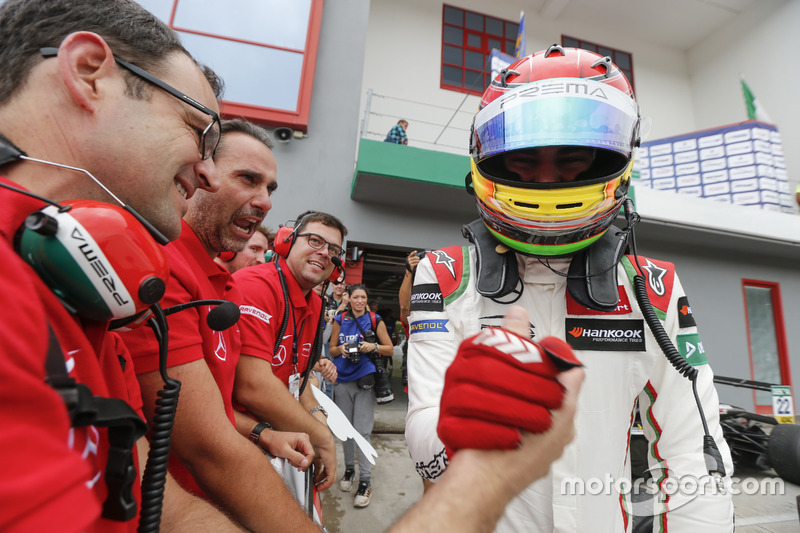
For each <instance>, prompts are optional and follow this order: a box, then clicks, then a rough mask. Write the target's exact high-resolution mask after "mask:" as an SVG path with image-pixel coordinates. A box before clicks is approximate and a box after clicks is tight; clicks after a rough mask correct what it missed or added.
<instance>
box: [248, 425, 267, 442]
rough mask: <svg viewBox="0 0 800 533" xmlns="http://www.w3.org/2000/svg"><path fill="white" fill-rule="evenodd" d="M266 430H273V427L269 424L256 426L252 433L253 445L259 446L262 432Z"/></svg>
mask: <svg viewBox="0 0 800 533" xmlns="http://www.w3.org/2000/svg"><path fill="white" fill-rule="evenodd" d="M265 429H272V426H270V425H269V424H267V423H266V422H259V423H258V424H256V427H254V428H253V430H252V431H251V432H250V441H251V442H252V443H253V444H258V441H259V440H260V439H261V432H262V431H264V430H265Z"/></svg>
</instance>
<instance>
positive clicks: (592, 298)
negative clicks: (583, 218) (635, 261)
mask: <svg viewBox="0 0 800 533" xmlns="http://www.w3.org/2000/svg"><path fill="white" fill-rule="evenodd" d="M627 244H628V239H627V233H625V232H624V231H619V230H617V229H616V228H614V227H612V228H611V229H610V230H609V231H607V232H606V233H605V234H604V235H603V236H602V237H601V238H600V239H598V240H597V242H595V243H594V244H592V245H591V246H589V247H588V248H584V249H583V250H582V251H581V252H579V253H578V254H576V255H575V257H574V258H573V259H572V261H571V262H570V265H569V271H568V272H567V290H568V291H569V294H570V296H572V297H573V298H574V299H575V301H576V302H578V303H579V304H581V305H582V306H584V307H588V308H589V309H594V310H597V311H605V312H609V311H613V310H615V309H616V308H617V303H618V302H619V289H618V288H617V286H618V282H617V268H616V265H617V263H619V261H620V259H622V255H623V254H624V253H625V247H626V246H627Z"/></svg>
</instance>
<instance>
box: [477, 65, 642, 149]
mask: <svg viewBox="0 0 800 533" xmlns="http://www.w3.org/2000/svg"><path fill="white" fill-rule="evenodd" d="M638 123H639V106H638V105H637V104H636V102H635V101H634V100H633V98H631V97H630V96H628V95H626V94H624V93H622V92H621V91H619V90H617V89H615V88H613V87H611V86H609V85H607V84H604V83H601V82H597V81H594V80H590V79H582V78H555V79H548V80H540V81H535V82H531V83H526V84H525V85H522V86H520V87H518V88H516V89H514V90H511V91H509V92H508V93H506V94H505V95H503V96H502V97H500V98H497V99H495V100H494V101H493V102H491V103H490V104H489V105H487V106H486V107H484V108H483V109H482V110H480V111H479V112H478V114H477V115H475V122H474V133H473V141H472V146H471V152H472V154H471V155H472V157H473V159H475V160H476V161H483V160H484V159H486V158H488V157H491V156H493V155H496V154H499V153H503V152H509V151H511V150H519V149H522V148H537V147H541V146H585V147H592V148H600V149H605V150H612V151H614V152H618V153H620V154H622V155H624V156H625V157H626V158H628V159H630V157H631V152H632V150H633V140H634V138H635V136H636V134H637V131H636V130H637V128H638Z"/></svg>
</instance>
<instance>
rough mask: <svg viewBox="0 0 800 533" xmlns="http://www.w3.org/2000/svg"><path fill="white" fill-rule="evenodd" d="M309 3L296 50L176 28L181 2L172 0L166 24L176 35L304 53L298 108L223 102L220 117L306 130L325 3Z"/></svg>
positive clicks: (312, 0)
mask: <svg viewBox="0 0 800 533" xmlns="http://www.w3.org/2000/svg"><path fill="white" fill-rule="evenodd" d="M310 1H311V7H310V9H309V15H308V30H307V33H306V43H305V48H304V49H302V50H299V49H293V48H284V47H280V46H276V45H271V44H266V43H260V42H253V41H249V40H245V39H236V38H233V37H229V36H226V35H217V34H213V33H208V32H202V31H197V30H192V29H189V28H183V27H181V26H176V25H175V23H174V22H175V14H176V12H177V9H178V2H180V0H173V5H172V10H171V12H170V18H169V21H168V25H169V27H170V28H172V29H173V30H175V31H177V32H181V33H188V34H193V35H200V36H204V37H210V38H213V39H223V40H226V41H232V42H237V43H242V44H248V45H255V46H261V47H264V48H271V49H275V50H283V51H287V52H295V53H299V54H303V66H302V67H301V76H300V86H299V90H298V94H297V107H296V108H295V109H294V111H290V110H286V109H276V108H271V107H266V106H259V105H255V104H247V103H244V102H233V101H229V100H225V99H222V100H220V102H219V104H220V115H222V116H223V117H224V118H235V117H244V118H246V119H248V120H251V121H252V122H255V123H257V124H262V125H266V126H289V127H290V128H292V129H295V130H299V131H303V132H306V131H308V120H309V115H310V112H311V95H312V90H313V86H314V71H315V68H316V63H317V53H318V51H319V36H320V27H321V25H322V4H323V1H324V0H310ZM223 96H224V95H223Z"/></svg>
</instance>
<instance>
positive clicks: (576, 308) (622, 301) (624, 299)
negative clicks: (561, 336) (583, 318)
mask: <svg viewBox="0 0 800 533" xmlns="http://www.w3.org/2000/svg"><path fill="white" fill-rule="evenodd" d="M617 288H618V289H619V302H617V308H616V309H615V310H614V311H608V312H606V311H597V310H595V309H589V308H588V307H584V306H582V305H581V304H579V303H578V302H576V301H575V299H574V298H573V297H572V296H571V295H570V293H569V291H567V314H568V315H629V314H631V313H632V312H633V311H632V309H631V302H630V300H628V293H626V292H625V288H624V287H623V286H622V285H619V286H618V287H617Z"/></svg>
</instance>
